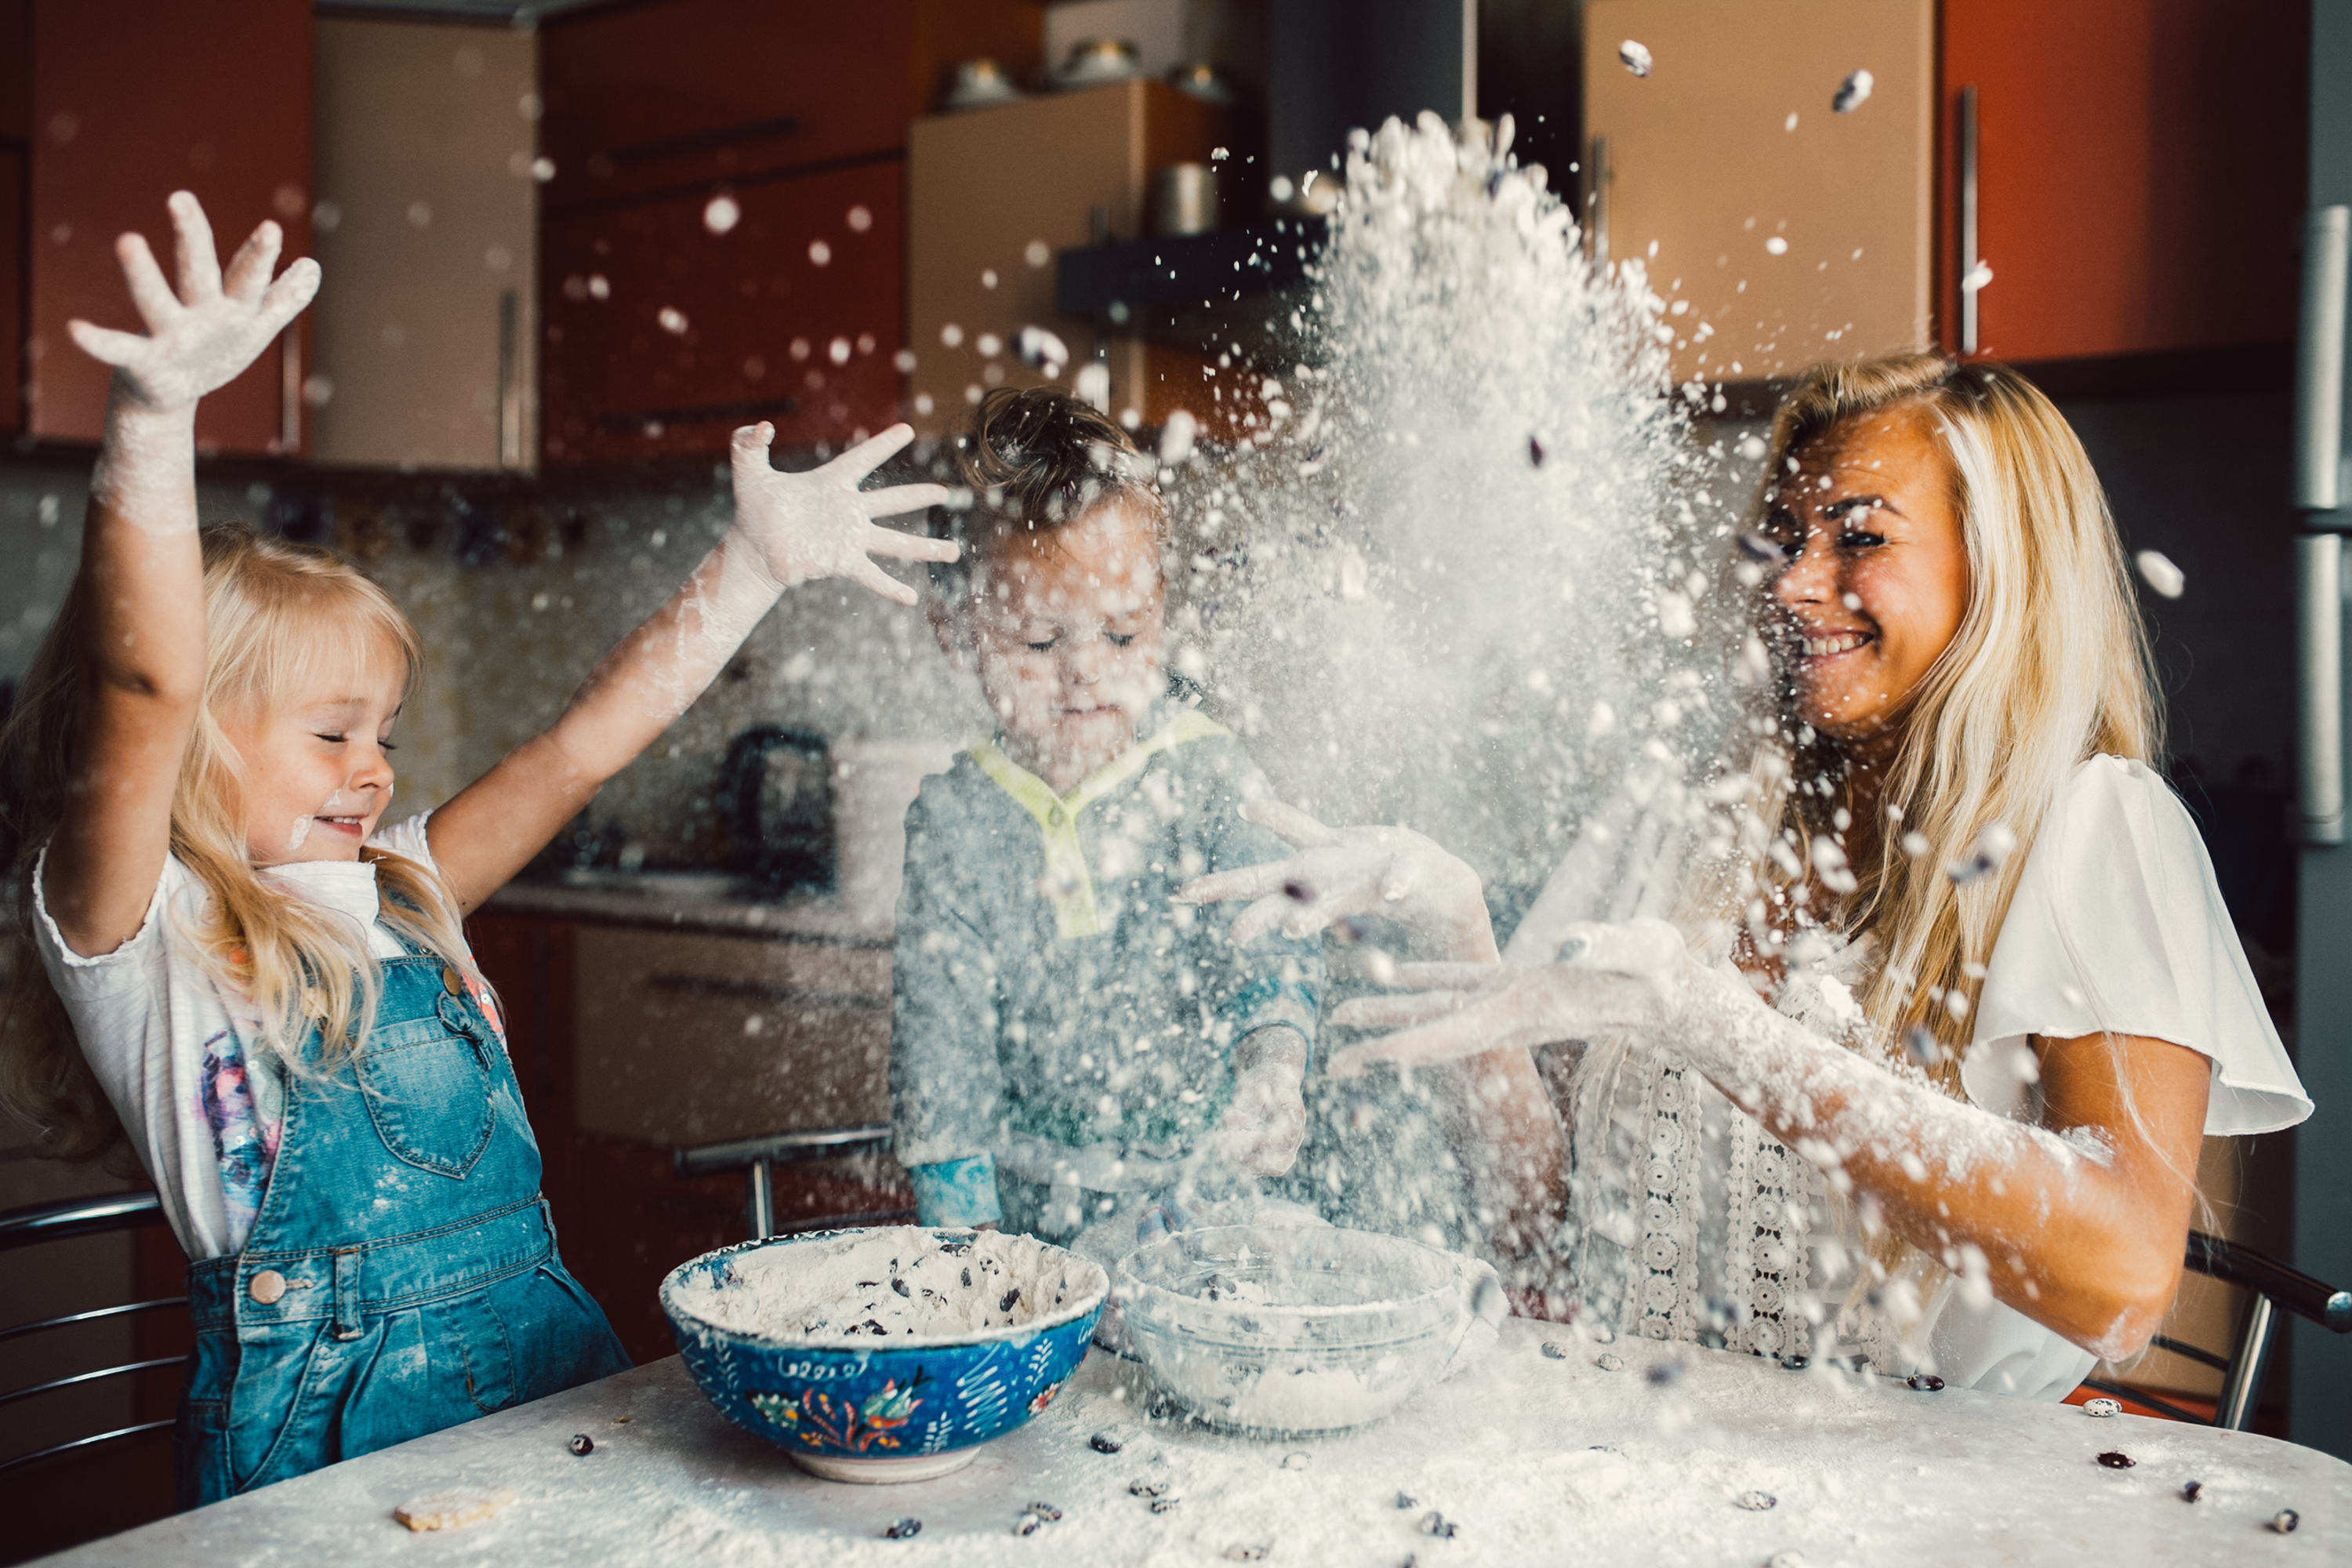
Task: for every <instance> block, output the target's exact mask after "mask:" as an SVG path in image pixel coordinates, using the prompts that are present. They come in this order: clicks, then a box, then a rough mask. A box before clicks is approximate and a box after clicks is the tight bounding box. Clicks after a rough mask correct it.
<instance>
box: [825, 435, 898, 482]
mask: <svg viewBox="0 0 2352 1568" xmlns="http://www.w3.org/2000/svg"><path fill="white" fill-rule="evenodd" d="M914 438H915V429H914V426H911V425H893V426H890V428H888V429H887V430H885V431H883V432H882V433H881V434H880V435H878V436H868V437H866V439H865V440H863V441H860V442H859V443H857V445H856V446H855V447H851V448H849V450H848V451H846V452H844V453H843V454H842V455H841V456H840V457H838V458H835V459H834V460H833V461H832V462H830V463H827V464H826V465H825V466H824V468H822V469H821V470H819V471H820V472H822V473H824V475H825V476H826V477H827V478H829V479H839V480H841V481H843V482H844V483H845V484H848V485H851V486H853V487H854V486H855V485H856V483H857V481H858V480H860V479H864V478H865V477H866V475H868V474H870V473H872V472H873V471H874V470H875V469H877V468H880V467H881V466H882V465H883V464H885V463H887V462H888V461H889V460H890V459H891V458H895V457H897V456H898V454H899V453H900V452H902V451H904V450H905V449H906V447H907V443H908V442H909V441H911V440H913V439H914Z"/></svg>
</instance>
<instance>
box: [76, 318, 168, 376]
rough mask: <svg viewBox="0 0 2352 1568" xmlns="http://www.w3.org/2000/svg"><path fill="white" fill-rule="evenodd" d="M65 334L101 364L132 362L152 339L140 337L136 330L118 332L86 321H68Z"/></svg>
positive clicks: (77, 346)
mask: <svg viewBox="0 0 2352 1568" xmlns="http://www.w3.org/2000/svg"><path fill="white" fill-rule="evenodd" d="M66 335H67V336H68V337H70V338H72V339H73V341H74V346H75V347H76V348H79V350H81V352H82V353H86V354H88V355H89V357H90V358H92V359H94V360H96V361H98V362H99V363H101V364H114V365H126V364H131V363H134V362H135V361H137V360H139V359H140V358H141V357H142V356H143V355H144V354H145V353H146V352H147V346H148V344H149V343H151V342H153V341H154V340H153V339H152V338H142V337H141V336H140V335H139V334H138V333H137V332H118V331H115V330H114V329H113V328H111V327H94V326H92V325H90V324H89V322H88V321H68V322H67V323H66Z"/></svg>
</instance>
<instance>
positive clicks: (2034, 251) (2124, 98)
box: [1937, 0, 2310, 361]
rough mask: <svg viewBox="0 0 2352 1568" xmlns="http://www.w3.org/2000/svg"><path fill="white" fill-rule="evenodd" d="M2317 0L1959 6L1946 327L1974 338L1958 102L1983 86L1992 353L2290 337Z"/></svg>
mask: <svg viewBox="0 0 2352 1568" xmlns="http://www.w3.org/2000/svg"><path fill="white" fill-rule="evenodd" d="M2309 26H2310V6H2309V5H2306V4H2305V3H2304V0H2068V3H2066V4H2063V5H2053V4H2051V3H2050V0H1945V4H1944V19H1943V53H1944V59H1943V100H1944V105H1943V112H1944V122H1943V124H1944V131H1945V137H1946V143H1947V145H1946V148H1945V153H1944V161H1943V162H1944V180H1945V186H1946V189H1945V193H1944V215H1945V233H1946V234H1947V235H1948V236H1954V238H1953V239H1951V240H1950V241H1949V242H1948V244H1947V245H1946V246H1945V247H1941V248H1942V249H1943V250H1944V252H1945V254H1944V255H1943V256H1942V257H1941V258H1939V262H1940V265H1939V268H1938V278H1937V299H1938V300H1939V302H1940V305H1941V310H1939V312H1938V314H1939V317H1940V321H1941V325H1940V329H1939V336H1940V337H1941V339H1942V342H1943V343H1944V344H1945V346H1946V347H1947V348H1956V347H1958V340H1957V337H1956V335H1955V329H1954V325H1953V323H1955V322H1956V321H1958V279H1959V275H1960V268H1959V267H1958V264H1957V263H1958V248H1957V247H1958V240H1957V227H1956V224H1957V216H1958V215H1957V205H1956V203H1957V189H1956V186H1957V182H1958V148H1957V146H1955V145H1953V142H1955V141H1956V139H1957V131H1958V100H1959V95H1960V90H1961V89H1963V88H1964V87H1969V86H1973V87H1974V88H1975V89H1977V119H1978V124H1979V148H1978V160H1979V174H1978V196H1977V210H1978V223H1979V241H1978V247H1977V250H1978V255H1979V257H1980V258H1982V259H1983V261H1984V262H1985V264H1986V265H1987V266H1989V267H1990V268H1991V270H1992V280H1991V282H1990V283H1989V284H1987V285H1986V286H1985V287H1984V288H1983V289H1981V290H1980V291H1979V294H1978V297H1977V310H1978V313H1979V321H1978V326H1979V336H1978V342H1979V350H1980V352H1982V353H1987V354H1990V355H1991V356H1993V357H1995V358H1999V359H2004V360H2021V361H2037V360H2053V359H2075V358H2085V357H2090V356H2093V355H2104V354H2116V353H2135V352H2143V351H2152V350H2161V349H2178V348H2191V347H2202V346H2212V345H2221V344H2237V343H2255V342H2285V341H2287V340H2289V339H2291V338H2292V337H2293V336H2294V312H2295V298H2296V270H2295V257H2294V237H2295V222H2296V218H2297V216H2298V215H2299V214H2300V213H2301V211H2302V209H2303V205H2304V188H2303V184H2304V162H2305V129H2304V128H2305V102H2306V97H2307V95H2306V92H2305V85H2304V84H2305V81H2306V80H2307V79H2308V76H2309V72H2308V68H2307V62H2308V60H2309V58H2310V43H2309V38H2308V36H2307V35H2308V29H2309Z"/></svg>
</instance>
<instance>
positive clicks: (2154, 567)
mask: <svg viewBox="0 0 2352 1568" xmlns="http://www.w3.org/2000/svg"><path fill="white" fill-rule="evenodd" d="M2132 563H2133V564H2134V565H2136V566H2137V567H2138V568H2139V574H2140V576H2141V577H2142V578H2144V579H2146V580H2147V585H2148V586H2149V587H2151V588H2153V589H2155V590H2156V591H2157V592H2158V593H2159V594H2161V595H2164V596H2165V597H2166V598H2168V599H2178V598H2179V597H2180V593H2181V590H2182V589H2184V588H2186V587H2187V586H2188V585H2189V579H2188V578H2187V577H2185V576H2183V575H2182V574H2181V571H2180V568H2179V567H2178V566H2175V565H2174V564H2173V563H2172V558H2171V557H2170V556H2168V555H2167V554H2165V553H2164V552H2163V551H2161V550H2143V551H2141V552H2139V553H2138V554H2137V555H2135V556H2133V557H2132Z"/></svg>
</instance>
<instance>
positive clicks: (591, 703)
mask: <svg viewBox="0 0 2352 1568" xmlns="http://www.w3.org/2000/svg"><path fill="white" fill-rule="evenodd" d="M774 436H775V430H774V427H773V426H769V425H755V426H747V427H745V428H743V429H740V430H738V431H736V432H735V445H734V479H735V521H734V525H733V526H732V527H731V528H730V529H729V530H728V531H727V534H726V536H725V537H724V538H722V539H721V540H719V543H718V544H717V545H716V546H714V547H713V548H712V549H711V552H710V553H709V554H708V555H706V556H704V557H703V559H702V563H701V564H700V565H698V566H697V567H696V568H695V569H694V573H693V575H691V576H689V577H688V578H687V580H686V582H685V583H684V584H681V585H680V586H679V588H678V590H677V593H675V594H673V595H670V598H669V602H668V603H667V604H666V605H663V606H662V607H661V608H660V609H658V610H656V612H654V614H653V616H651V617H650V618H649V619H647V620H646V622H645V624H644V625H642V626H638V627H637V629H636V630H635V631H633V632H631V633H630V634H629V635H628V636H627V637H624V638H622V639H621V641H620V643H619V644H618V645H617V646H615V647H614V649H613V650H612V652H610V653H608V654H606V655H605V656H604V659H603V660H602V661H601V662H600V663H599V664H598V665H597V666H596V668H594V669H593V670H592V671H590V672H589V675H588V679H586V680H585V681H584V682H583V683H582V685H581V687H580V689H579V691H578V692H577V693H576V694H574V696H573V697H572V704H571V706H570V707H568V708H566V709H565V710H563V716H562V718H560V719H558V720H557V721H555V724H554V727H553V728H551V729H550V730H548V731H546V732H545V733H544V734H541V735H539V736H537V737H535V738H533V739H531V740H529V741H526V742H523V743H522V744H521V745H520V746H518V747H516V748H515V749H514V750H513V751H512V752H509V753H508V754H507V756H506V758H505V759H504V760H503V761H501V762H500V763H499V764H498V765H497V766H496V767H494V768H492V769H491V770H490V771H489V772H488V773H485V774H483V775H482V777H481V778H479V779H478V780H477V781H476V782H475V783H473V784H470V785H468V786H467V788H466V789H464V790H463V791H461V792H459V794H458V795H457V797H456V798H455V799H453V800H451V801H450V802H449V803H448V804H447V805H444V806H443V807H441V809H440V810H438V811H436V812H435V813H434V814H433V826H432V830H431V831H432V837H433V857H434V859H435V860H436V862H437V863H438V864H439V866H440V867H441V869H442V871H443V873H444V875H446V877H447V878H448V880H449V883H450V886H451V887H452V888H454V889H456V890H457V900H458V903H459V904H460V906H461V907H462V908H464V909H467V910H471V909H473V908H474V906H476V905H477V904H478V903H480V902H481V901H482V900H484V899H487V898H488V897H489V896H490V895H491V894H492V893H494V892H496V891H498V890H499V888H501V887H503V886H505V885H506V882H507V879H509V878H510V877H512V876H513V875H514V874H515V873H516V872H517V871H520V870H521V869H522V868H523V866H524V865H525V864H526V863H527V862H528V861H529V860H530V858H531V857H532V856H533V855H536V854H538V853H539V851H540V850H541V848H542V847H545V845H546V844H547V841H548V840H549V839H551V838H552V837H555V835H556V832H557V830H558V829H559V828H561V827H562V826H563V825H564V824H565V823H566V822H569V821H570V820H571V819H572V816H575V815H576V814H577V813H578V812H579V811H580V809H581V807H583V806H584V805H587V804H588V802H589V800H590V799H591V798H593V796H594V795H595V794H596V792H597V790H599V789H600V788H602V787H603V786H604V781H605V780H607V779H609V778H611V777H612V776H613V775H614V773H619V772H620V771H621V770H622V769H623V768H625V767H626V766H628V765H629V763H631V762H633V761H635V759H636V756H637V753H639V752H642V751H644V750H645V749H646V747H647V746H649V745H651V744H652V743H653V742H654V740H655V738H656V737H657V736H659V735H660V734H661V733H662V731H665V730H667V729H668V728H669V727H670V725H671V724H672V723H674V722H676V721H677V717H678V715H679V714H681V713H684V712H685V711H686V710H687V709H688V707H689V706H691V705H692V703H693V702H694V700H695V699H696V698H698V697H699V696H701V695H702V692H703V689H705V688H706V687H708V686H709V684H710V682H711V681H712V680H713V679H716V678H717V676H718V674H719V670H721V669H722V668H726V664H727V661H728V660H729V659H730V658H734V657H735V650H736V649H737V648H739V647H741V646H742V645H743V639H744V638H745V637H749V636H750V635H751V628H752V627H754V626H758V625H759V624H760V620H761V617H762V616H765V615H766V614H767V613H768V611H769V610H770V609H771V608H772V607H773V606H774V605H775V603H776V600H777V598H778V596H779V595H782V593H783V591H784V589H785V588H787V587H789V586H791V585H793V584H797V583H803V582H807V581H809V580H811V579H813V578H817V577H850V578H854V579H855V580H856V581H857V582H860V583H863V584H866V586H867V587H869V588H871V589H873V590H874V591H875V592H876V593H877V594H880V595H883V596H884V597H885V598H890V599H896V600H898V602H899V603H901V604H909V605H910V604H912V603H914V600H915V595H914V591H913V590H912V589H910V588H908V587H907V586H906V585H905V584H901V583H899V582H898V581H897V580H896V579H894V578H892V577H890V576H889V575H888V574H886V573H885V572H883V571H882V570H881V568H879V567H877V566H876V565H875V564H874V563H873V562H872V561H871V560H869V559H868V556H869V555H874V554H880V555H891V556H896V557H898V559H900V560H907V561H952V560H954V559H955V555H956V547H955V545H953V544H951V543H949V542H946V541H943V540H935V539H926V538H923V537H921V536H920V535H918V534H911V533H903V532H900V531H897V530H895V529H888V528H882V527H879V526H877V524H876V523H875V521H874V519H876V518H877V517H889V516H893V515H895V514H897V513H899V512H907V511H915V510H920V509H922V508H925V507H930V506H936V505H938V504H939V503H940V502H941V501H943V500H946V499H947V491H946V489H944V488H942V487H941V486H939V485H896V486H892V487H890V488H888V489H878V490H861V489H858V488H857V487H858V483H859V481H860V480H862V479H865V478H866V476H867V475H868V474H870V473H872V472H873V471H874V470H875V469H876V468H879V467H881V465H882V464H883V463H884V462H885V461H887V459H888V458H890V457H891V456H892V455H893V454H895V453H897V452H898V450H899V449H900V448H901V447H905V446H906V444H907V443H908V442H909V441H911V440H913V439H914V438H915V437H914V432H913V431H911V430H909V429H908V427H907V426H904V425H894V426H891V427H890V428H889V429H887V430H885V431H884V432H882V434H880V435H879V436H877V437H873V438H872V439H870V440H867V441H865V442H862V443H860V444H859V445H857V446H855V447H851V448H850V449H849V450H848V451H846V452H844V453H843V454H842V455H841V456H840V457H838V458H835V459H834V460H833V461H832V462H830V463H827V464H825V465H824V467H823V468H813V469H810V470H808V471H806V472H804V473H783V472H780V471H778V470H777V469H776V468H772V466H771V465H770V463H769V460H768V444H769V442H770V441H772V439H773V438H774Z"/></svg>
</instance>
